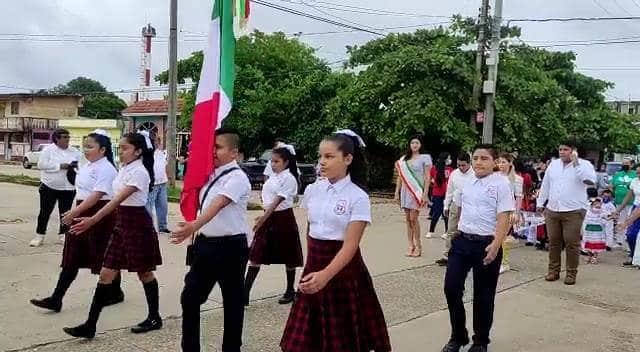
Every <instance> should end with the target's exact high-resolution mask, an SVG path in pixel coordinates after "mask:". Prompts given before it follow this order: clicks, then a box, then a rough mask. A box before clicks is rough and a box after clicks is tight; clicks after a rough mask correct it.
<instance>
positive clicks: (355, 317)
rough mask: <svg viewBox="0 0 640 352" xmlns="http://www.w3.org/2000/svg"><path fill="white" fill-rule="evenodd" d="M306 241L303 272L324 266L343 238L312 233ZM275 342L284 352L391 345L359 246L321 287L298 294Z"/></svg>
mask: <svg viewBox="0 0 640 352" xmlns="http://www.w3.org/2000/svg"><path fill="white" fill-rule="evenodd" d="M307 242H308V254H307V263H306V265H305V268H304V272H303V276H304V275H306V274H308V273H311V272H316V271H319V270H322V269H324V268H325V267H326V266H327V265H328V264H329V263H330V262H331V260H332V259H333V258H334V257H335V255H336V254H337V253H338V251H339V250H340V248H342V243H343V242H342V241H323V240H316V239H313V238H311V237H308V241H307ZM280 347H281V348H282V350H283V351H284V352H370V351H375V352H387V351H391V344H390V342H389V334H388V332H387V324H386V322H385V319H384V314H383V313H382V308H381V307H380V302H379V301H378V297H377V296H376V292H375V289H374V287H373V281H372V280H371V276H370V275H369V271H368V270H367V267H366V266H365V264H364V261H363V260H362V256H361V255H360V250H358V252H357V253H356V254H355V256H354V257H353V260H351V262H350V263H349V264H347V266H345V267H344V269H342V271H341V272H340V273H338V275H336V276H335V277H334V278H333V279H332V280H331V281H329V283H328V284H327V286H326V287H325V288H323V289H322V290H321V291H320V292H317V293H315V294H313V295H307V294H302V293H299V294H298V297H297V299H296V300H295V302H294V303H293V306H292V308H291V313H290V314H289V319H288V321H287V325H286V326H285V329H284V334H283V336H282V340H281V341H280Z"/></svg>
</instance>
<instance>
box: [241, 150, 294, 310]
mask: <svg viewBox="0 0 640 352" xmlns="http://www.w3.org/2000/svg"><path fill="white" fill-rule="evenodd" d="M271 167H272V168H273V174H272V176H271V177H269V179H268V180H267V181H266V182H265V183H264V186H263V187H262V204H263V206H264V208H265V209H266V210H265V213H264V215H262V216H261V217H260V218H258V219H256V224H255V226H254V228H253V231H254V233H255V235H254V238H253V243H252V244H251V250H250V251H249V269H248V270H247V277H246V278H245V284H244V289H245V305H249V294H250V292H251V286H252V285H253V282H254V280H255V279H256V276H257V275H258V272H259V271H260V265H262V264H265V265H269V264H284V265H285V268H286V274H287V288H286V291H285V292H284V294H283V295H282V297H281V298H280V300H278V303H280V304H288V303H291V302H293V298H294V294H295V291H294V289H293V284H294V280H295V278H296V268H297V267H301V266H302V245H301V244H300V233H299V232H298V224H297V223H296V217H295V215H294V214H293V203H294V198H295V197H296V195H297V194H298V182H297V179H298V170H297V169H298V167H297V165H296V159H295V149H294V148H293V146H291V145H288V144H287V145H285V146H284V147H281V148H277V149H274V150H273V153H272V154H271Z"/></svg>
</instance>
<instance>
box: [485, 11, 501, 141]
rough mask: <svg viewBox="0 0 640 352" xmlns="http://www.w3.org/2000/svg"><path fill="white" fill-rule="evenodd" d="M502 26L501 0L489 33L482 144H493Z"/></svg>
mask: <svg viewBox="0 0 640 352" xmlns="http://www.w3.org/2000/svg"><path fill="white" fill-rule="evenodd" d="M501 26H502V0H496V5H495V7H494V14H493V28H492V31H491V49H490V51H489V58H488V59H487V66H489V75H488V77H487V81H485V82H484V87H483V92H484V93H486V94H487V97H486V99H485V106H484V123H483V125H482V143H493V124H494V117H495V106H494V103H495V99H496V86H497V85H498V62H499V58H500V34H501V33H500V29H501Z"/></svg>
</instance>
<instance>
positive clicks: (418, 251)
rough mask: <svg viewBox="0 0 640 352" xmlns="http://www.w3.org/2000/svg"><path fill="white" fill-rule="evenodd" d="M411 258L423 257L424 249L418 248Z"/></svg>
mask: <svg viewBox="0 0 640 352" xmlns="http://www.w3.org/2000/svg"><path fill="white" fill-rule="evenodd" d="M411 256H412V257H414V258H417V257H422V247H416V248H415V250H414V251H413V255H411Z"/></svg>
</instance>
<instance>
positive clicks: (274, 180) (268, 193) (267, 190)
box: [262, 170, 298, 211]
mask: <svg viewBox="0 0 640 352" xmlns="http://www.w3.org/2000/svg"><path fill="white" fill-rule="evenodd" d="M297 194H298V182H297V181H296V178H295V177H294V176H293V175H292V174H291V172H290V171H289V170H284V171H282V172H280V173H278V174H273V175H272V176H271V177H269V179H268V180H267V182H265V183H264V185H263V186H262V204H263V205H264V207H265V208H266V207H269V206H270V205H271V204H273V202H274V201H275V200H276V198H278V197H282V198H284V200H283V201H282V202H280V204H279V205H278V207H277V208H276V209H275V210H276V211H281V210H286V209H290V208H293V201H294V198H295V197H296V195H297Z"/></svg>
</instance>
